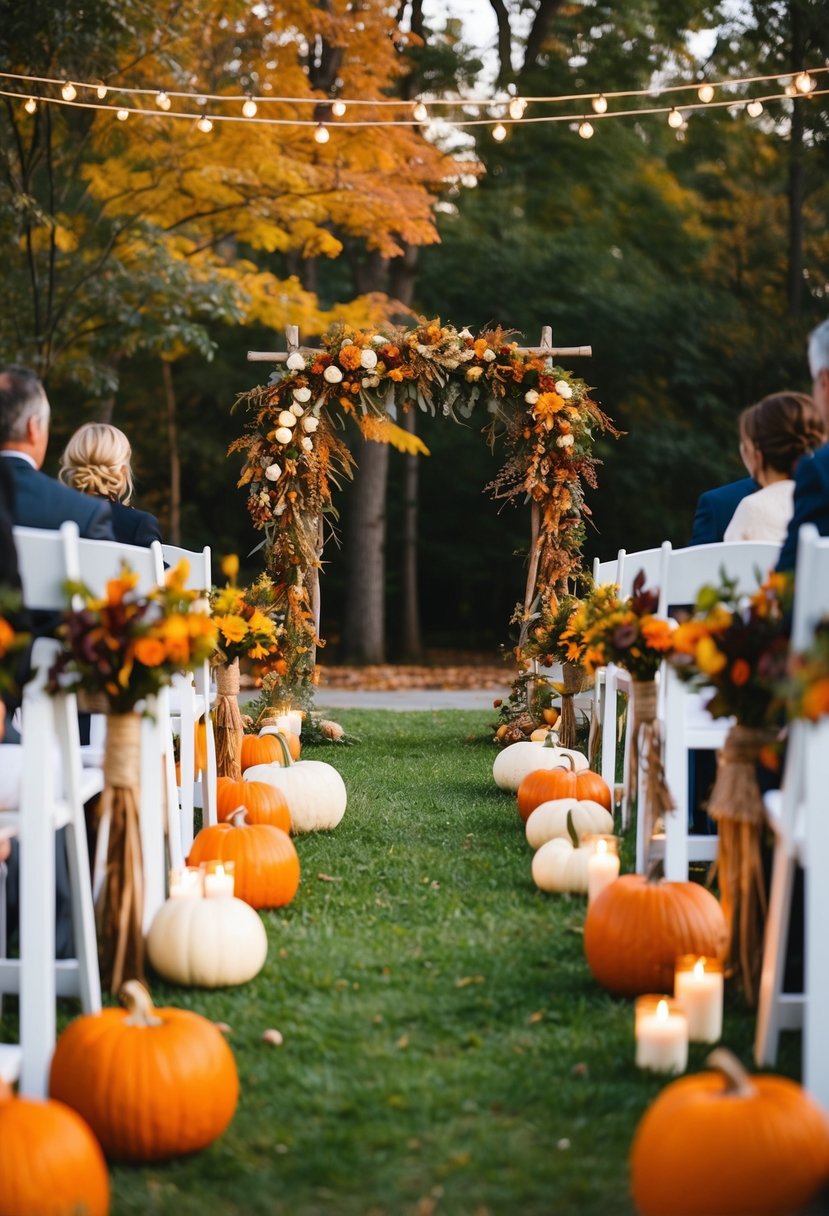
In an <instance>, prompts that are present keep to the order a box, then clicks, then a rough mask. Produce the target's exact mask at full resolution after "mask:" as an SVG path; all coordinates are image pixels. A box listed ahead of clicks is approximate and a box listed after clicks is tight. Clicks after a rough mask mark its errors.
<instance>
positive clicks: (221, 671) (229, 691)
mask: <svg viewBox="0 0 829 1216" xmlns="http://www.w3.org/2000/svg"><path fill="white" fill-rule="evenodd" d="M240 687H241V685H240V681H239V660H238V659H234V660H233V662H232V663H223V664H222V665H221V666H220V667H217V668H216V693H217V694H218V696H220V697H238V695H239V689H240Z"/></svg>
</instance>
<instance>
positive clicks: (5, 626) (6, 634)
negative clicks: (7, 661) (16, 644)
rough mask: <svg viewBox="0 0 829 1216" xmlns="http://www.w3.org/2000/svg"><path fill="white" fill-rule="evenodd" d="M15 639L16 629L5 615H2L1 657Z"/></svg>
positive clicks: (0, 631)
mask: <svg viewBox="0 0 829 1216" xmlns="http://www.w3.org/2000/svg"><path fill="white" fill-rule="evenodd" d="M13 641H14V630H13V629H12V627H11V625H10V624H9V622H8V621H7V620H6V618H5V617H2V616H0V658H2V657H3V655H4V654H5V653H6V651H7V650H8V648H9V646H11V644H12V642H13Z"/></svg>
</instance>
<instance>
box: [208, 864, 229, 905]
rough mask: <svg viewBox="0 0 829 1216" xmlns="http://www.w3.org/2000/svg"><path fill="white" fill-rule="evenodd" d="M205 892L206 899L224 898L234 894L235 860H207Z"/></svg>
mask: <svg viewBox="0 0 829 1216" xmlns="http://www.w3.org/2000/svg"><path fill="white" fill-rule="evenodd" d="M202 869H203V871H204V894H205V898H206V899H224V898H227V897H228V896H232V895H233V870H234V866H233V862H232V861H205V862H202Z"/></svg>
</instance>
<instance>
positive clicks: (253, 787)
mask: <svg viewBox="0 0 829 1216" xmlns="http://www.w3.org/2000/svg"><path fill="white" fill-rule="evenodd" d="M240 806H241V807H244V809H245V810H246V811H247V821H248V823H268V824H270V825H271V827H274V828H281V829H282V831H283V832H290V830H291V812H290V811H289V810H288V803H287V800H286V798H285V795H284V794H283V793H282V791H281V790H279V789H277V788H276V786H273V785H267V784H266V783H265V782H264V781H234V780H233V778H232V777H218V778H217V780H216V809H217V812H218V815H219V821H220V823H224V822H225V821H226V820H228V819H229V818H230V816H231V815H232V814H233V812H234V811H235V810H237V809H238V808H239V807H240Z"/></svg>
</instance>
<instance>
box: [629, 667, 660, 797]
mask: <svg viewBox="0 0 829 1216" xmlns="http://www.w3.org/2000/svg"><path fill="white" fill-rule="evenodd" d="M655 721H656V680H634V681H633V734H632V736H631V744H630V771H629V773H628V797H629V798H635V797H636V787H637V784H638V780H639V756H640V754H641V752H640V746H639V734H640V731H641V728H642V727H643V726H650V725H652V724H653V723H654V722H655Z"/></svg>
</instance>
